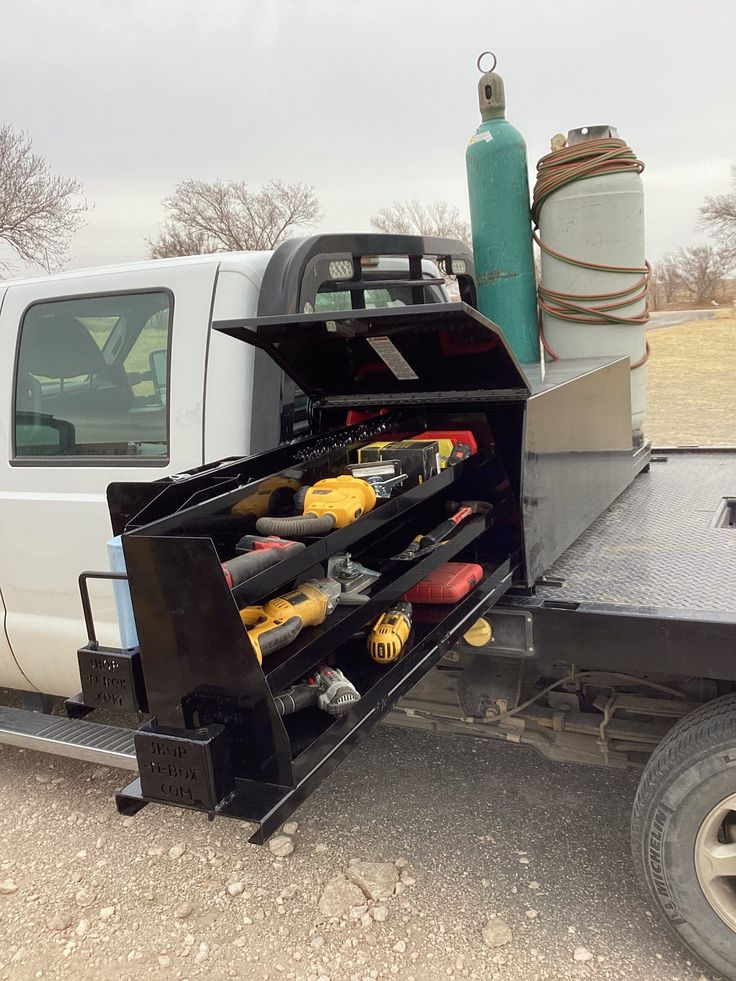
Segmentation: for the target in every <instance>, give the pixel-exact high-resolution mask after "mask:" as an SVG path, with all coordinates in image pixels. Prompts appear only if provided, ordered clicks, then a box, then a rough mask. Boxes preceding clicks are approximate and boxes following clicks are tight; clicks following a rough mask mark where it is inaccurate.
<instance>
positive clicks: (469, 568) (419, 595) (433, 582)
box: [404, 562, 483, 603]
mask: <svg viewBox="0 0 736 981" xmlns="http://www.w3.org/2000/svg"><path fill="white" fill-rule="evenodd" d="M482 578H483V568H482V566H479V565H477V564H476V563H475V562H445V564H444V565H442V566H440V568H439V569H436V570H435V571H434V572H433V573H432V574H431V575H429V576H427V578H426V579H423V580H422V581H421V582H420V583H417V585H416V586H412V588H411V589H410V590H409V592H408V593H405V594H404V599H405V600H407V601H408V602H409V603H457V602H458V600H461V599H462V598H463V596H467V594H468V593H469V592H470V590H471V589H472V588H473V587H474V586H477V585H478V583H479V582H480V581H481V579H482Z"/></svg>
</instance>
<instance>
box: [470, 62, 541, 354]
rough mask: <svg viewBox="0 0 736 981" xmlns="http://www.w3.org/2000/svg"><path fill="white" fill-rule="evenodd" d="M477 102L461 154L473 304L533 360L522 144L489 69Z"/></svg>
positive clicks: (499, 82)
mask: <svg viewBox="0 0 736 981" xmlns="http://www.w3.org/2000/svg"><path fill="white" fill-rule="evenodd" d="M482 57H483V55H481V58H482ZM480 60H481V59H480V58H479V59H478V67H479V68H480ZM493 67H494V68H495V67H496V60H495V57H494V60H493ZM478 99H479V103H480V114H481V117H482V122H481V124H480V126H479V127H478V129H477V131H476V133H475V135H474V136H473V137H471V140H470V143H469V145H468V149H467V151H466V154H465V163H466V167H467V172H468V196H469V198H470V223H471V226H472V230H473V253H474V256H475V274H476V280H477V284H478V309H479V310H480V312H481V313H482V314H483V315H484V316H486V317H488V319H489V320H492V321H493V322H494V323H495V324H497V325H498V326H499V327H500V328H501V329H502V331H503V333H504V335H505V337H506V339H507V340H508V342H509V344H510V345H511V348H512V350H513V352H514V354H515V355H516V357H517V358H518V359H519V361H525V362H530V361H539V356H540V355H539V333H538V328H537V293H536V280H535V276H534V256H533V253H532V232H531V215H530V210H529V181H528V178H527V168H526V143H525V142H524V138H523V137H522V135H521V133H519V131H518V130H517V129H514V127H513V126H512V125H511V123H510V122H509V121H508V120H507V119H506V95H505V92H504V84H503V79H502V78H501V76H500V75H498V74H497V73H496V72H495V71H487V72H484V73H483V75H482V76H481V79H480V82H479V83H478Z"/></svg>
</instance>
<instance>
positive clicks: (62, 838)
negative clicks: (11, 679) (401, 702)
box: [0, 727, 700, 981]
mask: <svg viewBox="0 0 736 981" xmlns="http://www.w3.org/2000/svg"><path fill="white" fill-rule="evenodd" d="M125 778H126V774H124V773H122V772H114V771H111V770H107V769H101V768H97V767H92V766H87V765H85V764H82V763H77V762H74V761H71V760H62V759H54V758H52V757H48V756H42V755H39V754H35V753H31V752H23V751H20V750H15V749H10V748H0V794H1V795H2V800H3V807H2V810H0V964H1V965H2V967H0V978H3V979H5V978H8V979H11V978H12V979H26V978H37V977H44V978H89V979H92V978H95V979H97V978H104V979H127V978H130V979H133V978H140V977H154V976H158V977H175V978H203V979H208V981H211V979H213V978H214V979H217V978H229V977H238V978H246V979H250V978H254V979H256V978H257V979H261V978H262V979H277V978H290V979H295V981H296V979H302V981H327V979H331V981H349V979H357V981H363V979H374V978H389V977H400V978H402V979H406V981H409V979H411V978H414V979H416V981H424V979H434V978H448V977H455V978H474V979H483V981H486V979H498V981H503V979H509V981H532V979H535V981H536V979H591V981H594V979H595V981H597V979H600V981H606V979H631V981H634V979H636V981H641V979H646V981H696V979H697V978H699V977H700V971H699V970H698V969H697V968H695V967H694V966H693V965H691V964H689V963H688V961H687V958H686V955H685V954H684V953H683V951H682V950H681V948H680V947H679V946H678V945H676V944H674V943H672V942H670V940H669V938H668V937H667V936H665V935H663V934H662V933H660V931H659V929H658V928H657V927H656V926H655V925H654V923H653V919H652V916H651V914H650V912H649V911H648V910H647V908H646V905H645V903H644V902H643V900H642V898H641V897H640V895H639V892H638V890H637V888H636V884H635V882H634V879H633V873H632V869H631V863H630V859H629V852H628V822H629V809H630V806H631V799H632V796H633V793H634V790H635V787H636V780H637V777H636V775H635V774H627V773H624V774H622V773H618V772H609V771H606V770H602V769H594V768H582V767H575V766H567V765H560V764H556V765H555V764H548V763H546V762H544V761H543V760H542V759H541V758H539V757H538V756H537V755H536V754H534V753H533V751H531V750H529V749H527V748H526V747H511V746H507V745H504V744H496V743H490V742H488V741H480V740H475V739H469V738H464V737H455V738H441V737H438V736H434V735H429V734H423V733H418V732H408V731H404V730H395V729H389V728H388V727H381V728H379V729H378V730H377V731H376V732H375V733H374V734H373V735H372V736H371V737H370V738H369V739H367V740H366V741H365V742H363V743H362V744H361V746H360V747H359V748H358V749H357V750H356V751H355V752H354V753H353V755H352V756H351V757H350V758H349V760H348V761H347V762H346V763H345V764H344V765H343V766H342V767H340V769H339V770H338V771H337V772H336V773H335V774H333V776H332V777H331V778H330V779H329V780H328V781H327V782H326V783H324V784H323V785H322V786H321V787H320V789H319V790H318V791H317V792H316V793H315V794H314V795H313V796H312V797H311V798H310V799H309V800H308V801H307V803H306V804H305V805H304V806H303V807H302V808H301V809H300V810H299V811H298V812H297V813H296V815H295V819H296V820H298V828H297V829H296V831H295V833H294V834H293V835H292V840H293V843H294V851H293V853H291V854H290V855H288V856H287V857H285V858H276V857H274V855H273V854H271V852H270V851H269V850H268V849H267V848H259V847H257V846H253V845H249V844H248V843H247V832H248V829H247V827H245V826H243V825H241V824H240V823H238V822H234V821H226V820H221V821H216V822H215V823H213V824H209V823H208V822H207V820H206V819H205V817H204V816H203V815H200V814H194V813H191V812H183V811H178V810H173V809H170V808H161V807H150V806H149V807H148V808H146V809H145V810H143V811H142V812H141V813H140V814H138V815H137V816H136V817H135V818H122V817H120V816H119V815H118V814H116V812H115V810H114V806H113V793H114V790H115V789H116V788H117V787H119V786H120V785H121V780H125ZM289 830H292V829H289ZM353 859H357V860H361V861H365V860H367V861H371V862H379V863H391V864H390V867H389V868H388V869H383V872H382V873H381V874H382V875H384V876H385V875H386V873H387V872H388V873H389V875H388V882H389V888H394V889H395V888H396V887H395V886H394V885H392V883H394V882H395V878H396V874H397V871H398V872H400V873H401V875H402V878H403V880H404V881H403V882H401V881H399V885H398V894H394V895H392V896H390V897H388V898H385V899H382V900H379V901H377V902H373V901H367V900H365V899H363V898H362V896H361V893H360V892H359V893H358V898H357V900H356V899H352V900H351V901H352V902H358V903H359V905H360V908H359V909H358V910H357V911H356V912H354V914H353V916H352V917H350V915H349V914H348V917H347V918H337V919H330V918H328V917H326V916H325V915H324V914H323V913H321V912H320V907H319V904H320V897H321V896H322V895H323V890H324V887H325V885H326V884H327V883H328V882H329V881H330V880H331V879H333V878H334V877H335V876H336V875H341V874H342V873H344V872H346V871H348V870H349V863H350V861H351V860H353ZM394 863H398V865H399V869H398V870H397V869H396V866H395V864H394ZM404 863H406V864H405V865H404ZM8 881H10V882H11V883H13V884H15V886H17V890H16V891H14V892H12V893H10V894H6V895H3V894H2V892H3V884H4V883H7V882H8ZM228 887H230V889H228ZM231 893H234V894H231ZM366 906H367V907H368V909H365V907H366ZM499 921H503V923H505V924H506V925H507V929H506V928H504V926H503V924H501V923H499ZM489 922H490V923H492V924H493V926H492V927H491V931H487V936H488V938H489V939H493V936H492V934H493V935H495V936H497V937H498V939H504V938H506V939H507V940H508V942H507V943H504V945H503V946H499V947H491V946H488V945H487V943H486V942H485V941H484V937H483V930H484V928H486V927H487V925H488V924H489ZM576 957H577V958H579V959H578V960H576V959H575V958H576Z"/></svg>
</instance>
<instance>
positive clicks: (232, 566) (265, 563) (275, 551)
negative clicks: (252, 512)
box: [222, 535, 307, 589]
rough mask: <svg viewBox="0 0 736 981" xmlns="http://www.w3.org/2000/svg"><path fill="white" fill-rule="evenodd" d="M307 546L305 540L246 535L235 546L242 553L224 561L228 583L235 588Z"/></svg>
mask: <svg viewBox="0 0 736 981" xmlns="http://www.w3.org/2000/svg"><path fill="white" fill-rule="evenodd" d="M306 547H307V546H306V545H305V544H304V542H289V541H287V540H286V539H284V538H276V537H275V536H271V537H268V538H263V537H261V536H260V535H244V536H243V537H242V538H241V539H240V541H239V542H238V544H237V545H236V546H235V548H236V551H237V552H239V553H240V554H239V555H236V556H235V558H232V559H228V560H227V562H223V563H222V569H223V572H224V573H225V579H226V580H227V584H228V586H229V587H230V589H234V588H235V587H236V586H238V585H240V583H241V582H245V580H246V579H250V577H251V576H255V575H256V573H258V572H263V570H264V569H268V568H270V567H271V566H272V565H276V563H277V562H281V561H282V560H283V559H286V558H290V557H291V556H292V555H296V553H297V552H303V551H304V549H305V548H306Z"/></svg>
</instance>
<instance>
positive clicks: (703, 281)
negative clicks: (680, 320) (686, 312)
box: [675, 245, 734, 303]
mask: <svg viewBox="0 0 736 981" xmlns="http://www.w3.org/2000/svg"><path fill="white" fill-rule="evenodd" d="M733 261H734V260H733V257H732V256H731V254H730V252H729V250H728V249H717V248H714V247H713V246H712V245H692V246H690V247H688V248H685V249H678V250H677V253H676V255H675V262H676V264H677V274H678V276H679V282H680V284H681V285H682V287H683V288H684V289H685V290H686V291H687V292H688V293H689V294H690V297H691V298H692V300H693V301H694V302H695V303H711V302H713V301H714V300H715V301H716V302H717V301H719V300H720V299H722V297H723V291H724V286H725V280H726V277H727V275H728V273H729V271H730V269H731V268H732V267H733Z"/></svg>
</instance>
